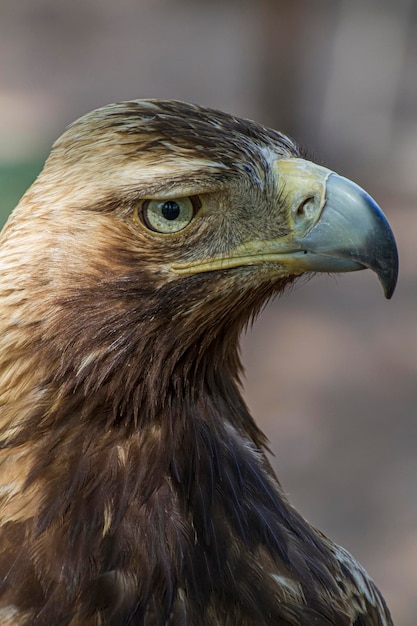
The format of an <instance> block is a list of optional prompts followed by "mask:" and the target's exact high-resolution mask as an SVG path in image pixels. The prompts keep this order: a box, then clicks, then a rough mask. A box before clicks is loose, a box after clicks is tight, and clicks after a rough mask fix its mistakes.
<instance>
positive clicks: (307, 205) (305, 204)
mask: <svg viewBox="0 0 417 626" xmlns="http://www.w3.org/2000/svg"><path fill="white" fill-rule="evenodd" d="M313 206H314V196H308V198H306V199H305V200H303V201H302V202H301V204H299V205H298V207H297V211H296V216H297V217H303V216H304V215H306V216H307V217H308V214H309V209H311V208H312V207H313Z"/></svg>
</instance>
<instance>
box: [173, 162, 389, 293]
mask: <svg viewBox="0 0 417 626" xmlns="http://www.w3.org/2000/svg"><path fill="white" fill-rule="evenodd" d="M274 171H275V175H276V180H277V187H278V196H282V198H283V200H282V202H283V205H284V207H283V208H284V211H285V216H286V222H287V234H285V235H283V236H280V237H277V238H276V239H272V240H271V239H269V240H262V239H259V238H258V237H259V235H258V237H257V238H256V239H253V240H250V241H246V242H245V243H243V244H240V245H239V246H237V247H235V248H234V249H232V250H230V251H229V252H228V253H227V255H222V256H221V257H220V256H219V257H211V258H208V259H205V260H200V261H194V262H191V263H185V264H175V265H173V266H172V267H171V269H172V270H173V271H174V272H175V273H177V274H195V273H200V272H209V271H216V270H223V269H229V268H233V267H243V266H248V265H259V264H261V263H262V264H265V263H268V264H272V266H271V267H272V268H273V269H272V271H273V272H274V273H276V272H279V273H281V274H283V275H297V274H302V273H304V272H353V271H356V270H362V269H367V268H368V269H371V270H373V271H374V272H376V274H377V276H378V278H379V280H380V282H381V284H382V287H383V289H384V294H385V297H386V298H391V296H392V294H393V293H394V289H395V286H396V283H397V277H398V253H397V246H396V243H395V239H394V235H393V234H392V231H391V228H390V226H389V224H388V221H387V219H386V218H385V216H384V214H383V213H382V211H381V209H380V208H379V206H378V205H377V204H376V202H375V201H374V200H373V199H372V198H371V196H369V195H368V194H367V193H366V191H364V190H363V189H362V188H361V187H359V186H358V185H356V184H355V183H353V182H352V181H350V180H348V179H347V178H343V177H342V176H339V175H338V174H335V173H334V172H332V171H330V170H328V169H327V168H325V167H321V166H320V165H316V164H315V163H312V162H310V161H306V160H304V159H298V158H294V159H281V160H278V161H277V162H276V163H275V166H274ZM281 192H282V193H281Z"/></svg>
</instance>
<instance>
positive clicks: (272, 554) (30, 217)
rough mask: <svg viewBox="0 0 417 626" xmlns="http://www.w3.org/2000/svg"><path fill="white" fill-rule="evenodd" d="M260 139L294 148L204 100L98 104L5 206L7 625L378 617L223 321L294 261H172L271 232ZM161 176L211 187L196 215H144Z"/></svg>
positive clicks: (236, 327)
mask: <svg viewBox="0 0 417 626" xmlns="http://www.w3.org/2000/svg"><path fill="white" fill-rule="evenodd" d="M271 155H273V157H274V158H275V159H277V158H283V157H286V158H288V157H292V156H295V157H297V156H300V153H299V150H298V148H297V147H296V146H295V145H294V144H293V142H291V141H290V140H289V139H288V138H286V137H285V136H283V135H282V134H280V133H277V132H276V131H272V130H269V129H265V128H263V127H262V126H260V125H258V124H255V123H254V122H250V121H247V120H239V119H236V118H233V117H232V116H229V115H227V114H224V113H220V112H216V111H212V110H209V109H202V108H199V107H196V106H193V105H186V104H183V103H179V102H171V101H161V102H157V101H142V102H141V101H134V102H127V103H120V104H116V105H111V106H108V107H104V108H103V109H100V110H98V111H95V112H92V113H90V114H88V115H86V116H85V117H84V118H81V119H80V120H78V121H77V122H75V123H74V124H73V125H72V126H71V127H70V128H69V129H68V130H67V131H66V132H65V133H64V135H63V136H62V137H61V138H60V139H59V140H58V141H57V142H56V144H55V146H54V148H53V150H52V153H51V156H50V157H49V159H48V160H47V162H46V165H45V168H44V171H43V172H42V173H41V175H40V176H39V178H38V180H37V181H36V182H35V183H34V185H33V186H32V187H31V188H30V189H29V191H28V192H27V193H26V195H25V196H24V197H23V199H22V201H21V203H20V205H19V206H18V207H17V209H16V210H15V212H14V213H13V215H12V216H11V218H10V219H9V222H8V224H7V226H6V227H5V229H4V230H3V233H2V236H1V245H0V267H1V272H0V294H1V302H2V306H1V309H0V354H1V358H0V364H1V365H0V398H1V403H2V411H1V416H0V440H1V445H2V449H1V452H0V498H1V500H0V502H1V505H0V506H1V508H0V541H1V543H0V545H1V551H0V580H1V583H0V621H1V623H4V624H13V626H17V625H19V626H20V625H22V626H23V625H25V626H26V625H29V624H30V625H32V624H33V625H35V624H36V626H42V625H45V626H50V625H51V624H59V625H60V626H65V625H68V626H87V625H89V626H94V625H97V626H98V625H102V624H108V625H114V626H116V625H117V626H119V625H120V626H121V625H124V624H126V625H127V624H129V625H138V626H139V625H144V626H154V625H155V626H157V625H158V626H160V625H164V624H166V625H171V626H173V625H175V626H179V625H188V626H190V625H191V626H214V625H222V626H228V625H230V626H234V625H236V624H239V625H240V626H245V625H247V626H249V625H252V624H258V625H270V624H271V625H272V624H279V625H281V626H290V625H304V626H307V625H309V626H311V625H312V624H316V625H317V626H330V625H337V626H343V625H346V626H353V625H355V626H365V625H367V626H377V625H379V626H388V625H389V624H391V620H390V617H389V613H388V609H386V607H385V604H384V601H383V600H382V598H381V596H380V594H379V592H378V591H377V590H376V588H375V586H374V584H373V583H372V581H371V580H370V579H369V578H368V576H367V575H366V574H365V572H364V571H363V570H362V569H361V568H360V566H359V565H358V564H357V563H356V562H355V561H354V560H353V558H352V557H350V555H348V554H347V553H345V552H344V551H343V550H342V549H341V548H339V547H338V546H335V545H334V544H333V543H331V542H330V541H329V540H328V539H327V538H326V537H324V536H323V535H322V534H320V533H319V532H318V531H316V530H315V529H314V528H312V527H311V526H310V525H309V524H308V523H307V522H306V521H305V520H303V519H302V518H301V517H300V516H299V515H298V514H297V513H296V511H295V510H294V509H293V508H292V507H291V506H290V505H289V503H288V502H287V499H286V497H285V495H284V494H283V492H282V489H281V487H280V485H279V483H278V481H277V479H276V477H275V475H274V474H273V472H272V469H271V467H270V465H269V463H268V461H267V458H266V456H265V449H266V439H265V437H264V435H263V434H262V433H261V432H260V430H259V429H258V428H257V426H256V424H255V423H254V421H253V419H252V417H251V416H250V414H249V412H248V409H247V407H246V406H245V403H244V401H243V399H242V396H241V393H240V382H239V377H240V375H241V371H242V367H241V363H240V358H239V349H238V341H239V335H240V333H241V331H242V329H243V328H244V327H245V326H246V325H247V324H248V323H249V321H250V320H251V319H252V318H253V317H255V316H256V314H257V313H258V312H259V310H260V309H261V308H262V306H263V305H264V304H265V302H266V301H267V300H268V299H269V298H270V297H272V296H274V295H275V294H277V293H280V292H282V291H283V290H284V289H285V287H286V286H287V285H289V284H290V283H291V282H292V281H293V280H294V277H293V276H288V275H286V276H279V275H273V274H271V271H270V268H267V267H257V268H256V270H254V268H252V267H246V268H236V269H233V270H227V271H226V270H225V271H217V272H209V273H204V274H197V275H194V276H187V277H176V276H173V275H172V273H170V271H169V267H170V263H172V262H173V261H174V260H178V259H179V258H180V259H182V260H183V261H187V260H195V259H199V258H205V257H210V256H212V255H213V254H222V253H226V252H227V250H229V249H230V248H231V246H236V245H239V244H241V243H242V242H244V241H246V240H247V237H248V233H251V234H252V235H253V233H255V234H256V233H259V232H260V229H262V236H265V237H267V238H268V237H269V238H272V237H276V236H279V235H283V234H285V224H284V221H283V219H280V216H279V215H278V216H277V218H276V219H275V220H271V219H270V214H271V209H270V202H269V198H270V197H271V195H273V194H276V191H277V190H276V187H275V181H274V178H273V176H272V175H271V172H270V167H269V161H270V157H271ZM168 193H170V194H171V195H172V197H178V196H179V195H180V196H181V197H183V196H185V195H192V194H194V193H198V194H205V195H206V197H207V202H208V203H209V206H212V207H214V208H213V210H212V212H211V213H210V214H209V216H208V218H207V220H206V223H205V225H204V226H202V227H201V228H200V229H199V230H198V232H197V231H196V230H194V231H192V229H191V230H190V231H189V234H186V235H185V234H184V235H183V236H180V237H172V238H164V237H158V236H156V237H155V236H152V234H149V233H147V232H146V231H145V230H144V229H143V228H140V227H139V226H138V223H137V222H136V221H135V218H134V215H135V208H136V207H137V205H138V203H140V201H141V200H143V199H144V198H152V197H158V196H161V194H162V195H164V194H165V195H166V194H168ZM164 197H165V196H164ZM210 203H211V204H210Z"/></svg>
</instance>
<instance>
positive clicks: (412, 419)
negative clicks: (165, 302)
mask: <svg viewBox="0 0 417 626" xmlns="http://www.w3.org/2000/svg"><path fill="white" fill-rule="evenodd" d="M139 97H153V98H155V97H161V98H178V99H183V100H188V101H191V102H197V103H200V104H204V105H206V106H212V107H215V108H219V109H224V110H226V111H228V112H231V113H233V114H236V115H239V116H244V117H250V118H253V119H256V120H257V121H259V122H262V123H264V124H266V125H269V126H273V127H275V128H278V129H279V130H282V131H284V132H285V133H287V134H289V135H291V136H292V137H294V138H295V139H296V140H297V141H298V142H300V143H301V144H302V145H303V146H304V148H305V149H306V150H307V151H308V153H309V154H310V155H311V157H312V158H314V159H315V160H316V161H318V162H319V163H322V164H324V165H326V166H328V167H330V168H331V169H334V170H336V171H338V172H339V173H341V174H343V175H345V176H348V177H350V178H353V179H354V180H355V181H356V182H358V183H359V184H360V185H362V186H363V187H365V188H366V189H367V190H368V191H369V192H370V193H371V194H372V195H373V196H374V197H375V198H376V199H377V200H378V202H379V203H380V204H381V206H382V207H383V209H384V211H385V213H386V214H387V216H388V218H389V221H390V223H391V225H392V227H393V230H394V232H395V234H396V237H397V241H398V245H399V249H400V259H401V274H400V282H399V285H398V289H397V292H396V294H395V296H394V298H393V300H392V301H390V302H387V301H385V300H384V298H383V295H382V290H381V288H380V286H379V285H378V282H377V280H376V278H375V276H374V275H371V273H370V272H363V273H359V274H354V275H353V274H352V275H345V276H342V277H340V276H339V277H338V278H337V279H336V278H333V277H315V278H314V279H313V280H312V281H309V282H307V283H306V284H304V285H303V284H301V283H299V284H298V285H297V287H296V288H295V289H294V290H293V292H292V293H291V294H289V295H287V296H286V297H285V298H284V299H282V300H280V301H275V302H273V303H271V304H270V305H269V306H268V308H267V309H266V310H265V312H264V313H263V314H262V315H261V317H260V318H259V319H258V321H257V322H256V324H255V326H254V328H253V329H252V330H250V331H249V332H248V334H247V335H246V336H245V337H244V339H243V345H242V352H243V359H244V362H245V364H246V372H247V381H246V390H245V393H246V397H247V402H248V404H249V405H250V407H251V409H252V411H253V414H254V415H255V417H256V418H257V420H258V422H259V423H260V424H261V426H262V427H263V428H264V429H265V431H266V432H267V434H268V436H269V438H270V441H271V449H272V451H273V452H274V455H275V456H274V459H273V462H274V465H275V467H276V469H277V472H278V475H279V477H280V479H281V481H282V483H283V485H284V488H285V490H286V491H287V492H288V493H289V496H290V499H291V501H292V502H293V503H294V504H295V505H296V506H297V508H298V509H299V510H300V511H301V512H302V513H303V515H304V516H305V517H306V518H307V519H309V520H310V521H311V522H312V523H313V524H315V525H317V526H319V527H320V528H321V529H322V530H323V531H325V532H326V533H327V534H329V535H330V536H331V537H332V538H333V539H334V540H335V541H337V542H339V543H341V544H343V545H344V546H345V547H346V548H348V549H349V550H350V551H351V552H353V554H354V555H355V556H356V557H358V559H359V560H360V561H361V562H362V564H363V565H364V566H365V567H366V568H367V569H368V571H369V572H370V573H371V574H372V576H373V577H374V579H375V580H376V581H377V583H378V585H379V586H380V587H381V589H382V590H383V592H384V595H385V596H386V599H387V601H388V604H389V605H390V607H391V610H392V613H393V616H394V620H395V622H396V624H397V625H399V626H415V624H416V623H417V498H416V495H417V487H416V478H417V432H416V431H417V427H416V425H417V419H416V418H417V415H416V408H415V406H416V401H417V386H416V376H417V316H416V304H417V273H416V271H415V269H416V268H415V260H416V252H415V251H416V249H417V246H416V244H415V237H416V235H417V110H416V104H417V2H416V1H415V0H396V1H395V2H392V0H310V1H309V2H307V0H293V1H292V2H290V1H289V0H257V2H251V1H249V0H221V1H220V0H210V1H204V0H118V1H117V2H114V1H112V0H71V2H70V1H67V2H65V1H63V2H56V0H19V2H16V1H15V0H1V2H0V216H1V220H2V223H3V221H4V220H5V219H6V216H7V214H8V213H9V212H10V210H11V209H12V208H13V206H14V205H15V204H16V203H17V201H18V199H19V197H20V195H21V194H22V193H23V192H24V190H25V189H26V188H27V186H28V185H29V184H30V183H31V182H32V181H33V179H34V178H35V176H36V175H37V173H38V172H39V170H40V168H41V167H42V163H43V160H44V159H45V157H46V156H47V154H48V152H49V149H50V145H51V143H52V142H53V140H54V139H55V138H56V137H57V136H58V135H59V134H61V132H62V131H63V129H64V127H65V126H66V125H67V124H68V123H70V122H71V121H72V120H73V119H75V118H76V117H78V116H80V115H82V114H84V113H86V112H87V111H89V110H90V109H92V108H95V107H98V106H101V105H103V104H107V103H109V102H114V101H119V100H127V99H132V98H139Z"/></svg>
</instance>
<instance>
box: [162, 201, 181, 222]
mask: <svg viewBox="0 0 417 626" xmlns="http://www.w3.org/2000/svg"><path fill="white" fill-rule="evenodd" d="M179 214H180V207H179V205H178V204H177V202H174V200H168V202H164V204H163V205H162V215H163V216H164V217H165V219H166V220H176V219H177V217H178V215H179Z"/></svg>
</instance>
